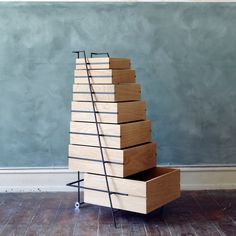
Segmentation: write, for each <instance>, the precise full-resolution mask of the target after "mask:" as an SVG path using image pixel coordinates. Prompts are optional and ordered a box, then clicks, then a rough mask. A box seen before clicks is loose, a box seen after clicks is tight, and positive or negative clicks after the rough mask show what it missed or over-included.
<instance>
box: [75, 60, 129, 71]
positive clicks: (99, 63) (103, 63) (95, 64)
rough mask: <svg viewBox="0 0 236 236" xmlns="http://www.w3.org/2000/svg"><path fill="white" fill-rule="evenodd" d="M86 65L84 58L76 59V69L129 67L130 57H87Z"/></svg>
mask: <svg viewBox="0 0 236 236" xmlns="http://www.w3.org/2000/svg"><path fill="white" fill-rule="evenodd" d="M87 62H89V64H87V67H86V65H85V59H83V58H77V59H76V69H86V68H88V69H129V68H130V59H127V58H99V60H98V58H87Z"/></svg>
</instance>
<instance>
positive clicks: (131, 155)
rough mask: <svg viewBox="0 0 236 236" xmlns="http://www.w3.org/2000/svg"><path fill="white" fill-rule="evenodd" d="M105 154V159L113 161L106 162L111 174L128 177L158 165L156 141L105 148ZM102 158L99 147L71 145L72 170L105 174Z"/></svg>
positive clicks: (70, 165)
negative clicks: (136, 145) (123, 148)
mask: <svg viewBox="0 0 236 236" xmlns="http://www.w3.org/2000/svg"><path fill="white" fill-rule="evenodd" d="M113 154H114V155H113ZM103 155H104V159H105V160H109V161H111V162H113V163H106V168H107V173H108V175H111V176H117V177H126V176H129V175H132V174H135V173H137V172H140V171H143V170H147V169H149V168H152V167H154V166H155V165H156V149H155V144H154V143H149V144H145V145H140V146H138V147H134V148H128V149H125V150H115V149H103ZM101 160H102V157H101V153H100V149H99V148H95V147H85V146H76V145H70V146H69V168H70V169H72V170H79V171H81V172H89V173H95V174H104V170H103V165H102V163H101V162H100V161H101ZM134 163H135V164H134Z"/></svg>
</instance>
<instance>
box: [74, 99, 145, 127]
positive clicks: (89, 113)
mask: <svg viewBox="0 0 236 236" xmlns="http://www.w3.org/2000/svg"><path fill="white" fill-rule="evenodd" d="M71 110H72V112H71V120H72V121H87V122H95V118H94V114H93V106H92V103H91V102H72V104H71ZM95 111H96V112H97V113H96V116H97V121H98V122H103V123H115V124H117V123H124V122H131V121H138V120H145V119H146V104H145V102H144V101H134V102H119V103H104V102H96V103H95Z"/></svg>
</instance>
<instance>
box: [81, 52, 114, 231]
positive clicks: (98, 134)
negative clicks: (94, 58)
mask: <svg viewBox="0 0 236 236" xmlns="http://www.w3.org/2000/svg"><path fill="white" fill-rule="evenodd" d="M83 53H84V61H85V66H86V71H87V76H88V83H89V89H90V95H91V101H92V105H93V111H94V119H95V124H96V129H97V136H98V142H99V147H100V153H101V157H102V161H103V170H104V175H105V180H106V186H107V191H108V197H109V201H110V206H111V214H112V218H113V222H114V225H115V228H116V220H115V216H114V212H113V205H112V200H111V192H110V188H109V183H108V178H107V171H106V166H105V163H104V156H103V150H102V142H101V137H100V132H99V127H98V121H97V115H96V109H95V102H94V98H93V94H92V92H93V91H92V85H91V81H90V78H91V76H90V74H89V69H88V62H87V56H86V53H85V51H84V52H83Z"/></svg>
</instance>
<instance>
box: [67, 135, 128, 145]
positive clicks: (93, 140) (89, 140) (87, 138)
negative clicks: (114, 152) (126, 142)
mask: <svg viewBox="0 0 236 236" xmlns="http://www.w3.org/2000/svg"><path fill="white" fill-rule="evenodd" d="M70 143H71V144H80V145H89V146H97V147H99V142H98V137H97V136H96V135H86V134H70ZM101 143H102V147H108V148H124V147H122V146H121V142H120V138H119V137H110V136H101Z"/></svg>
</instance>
